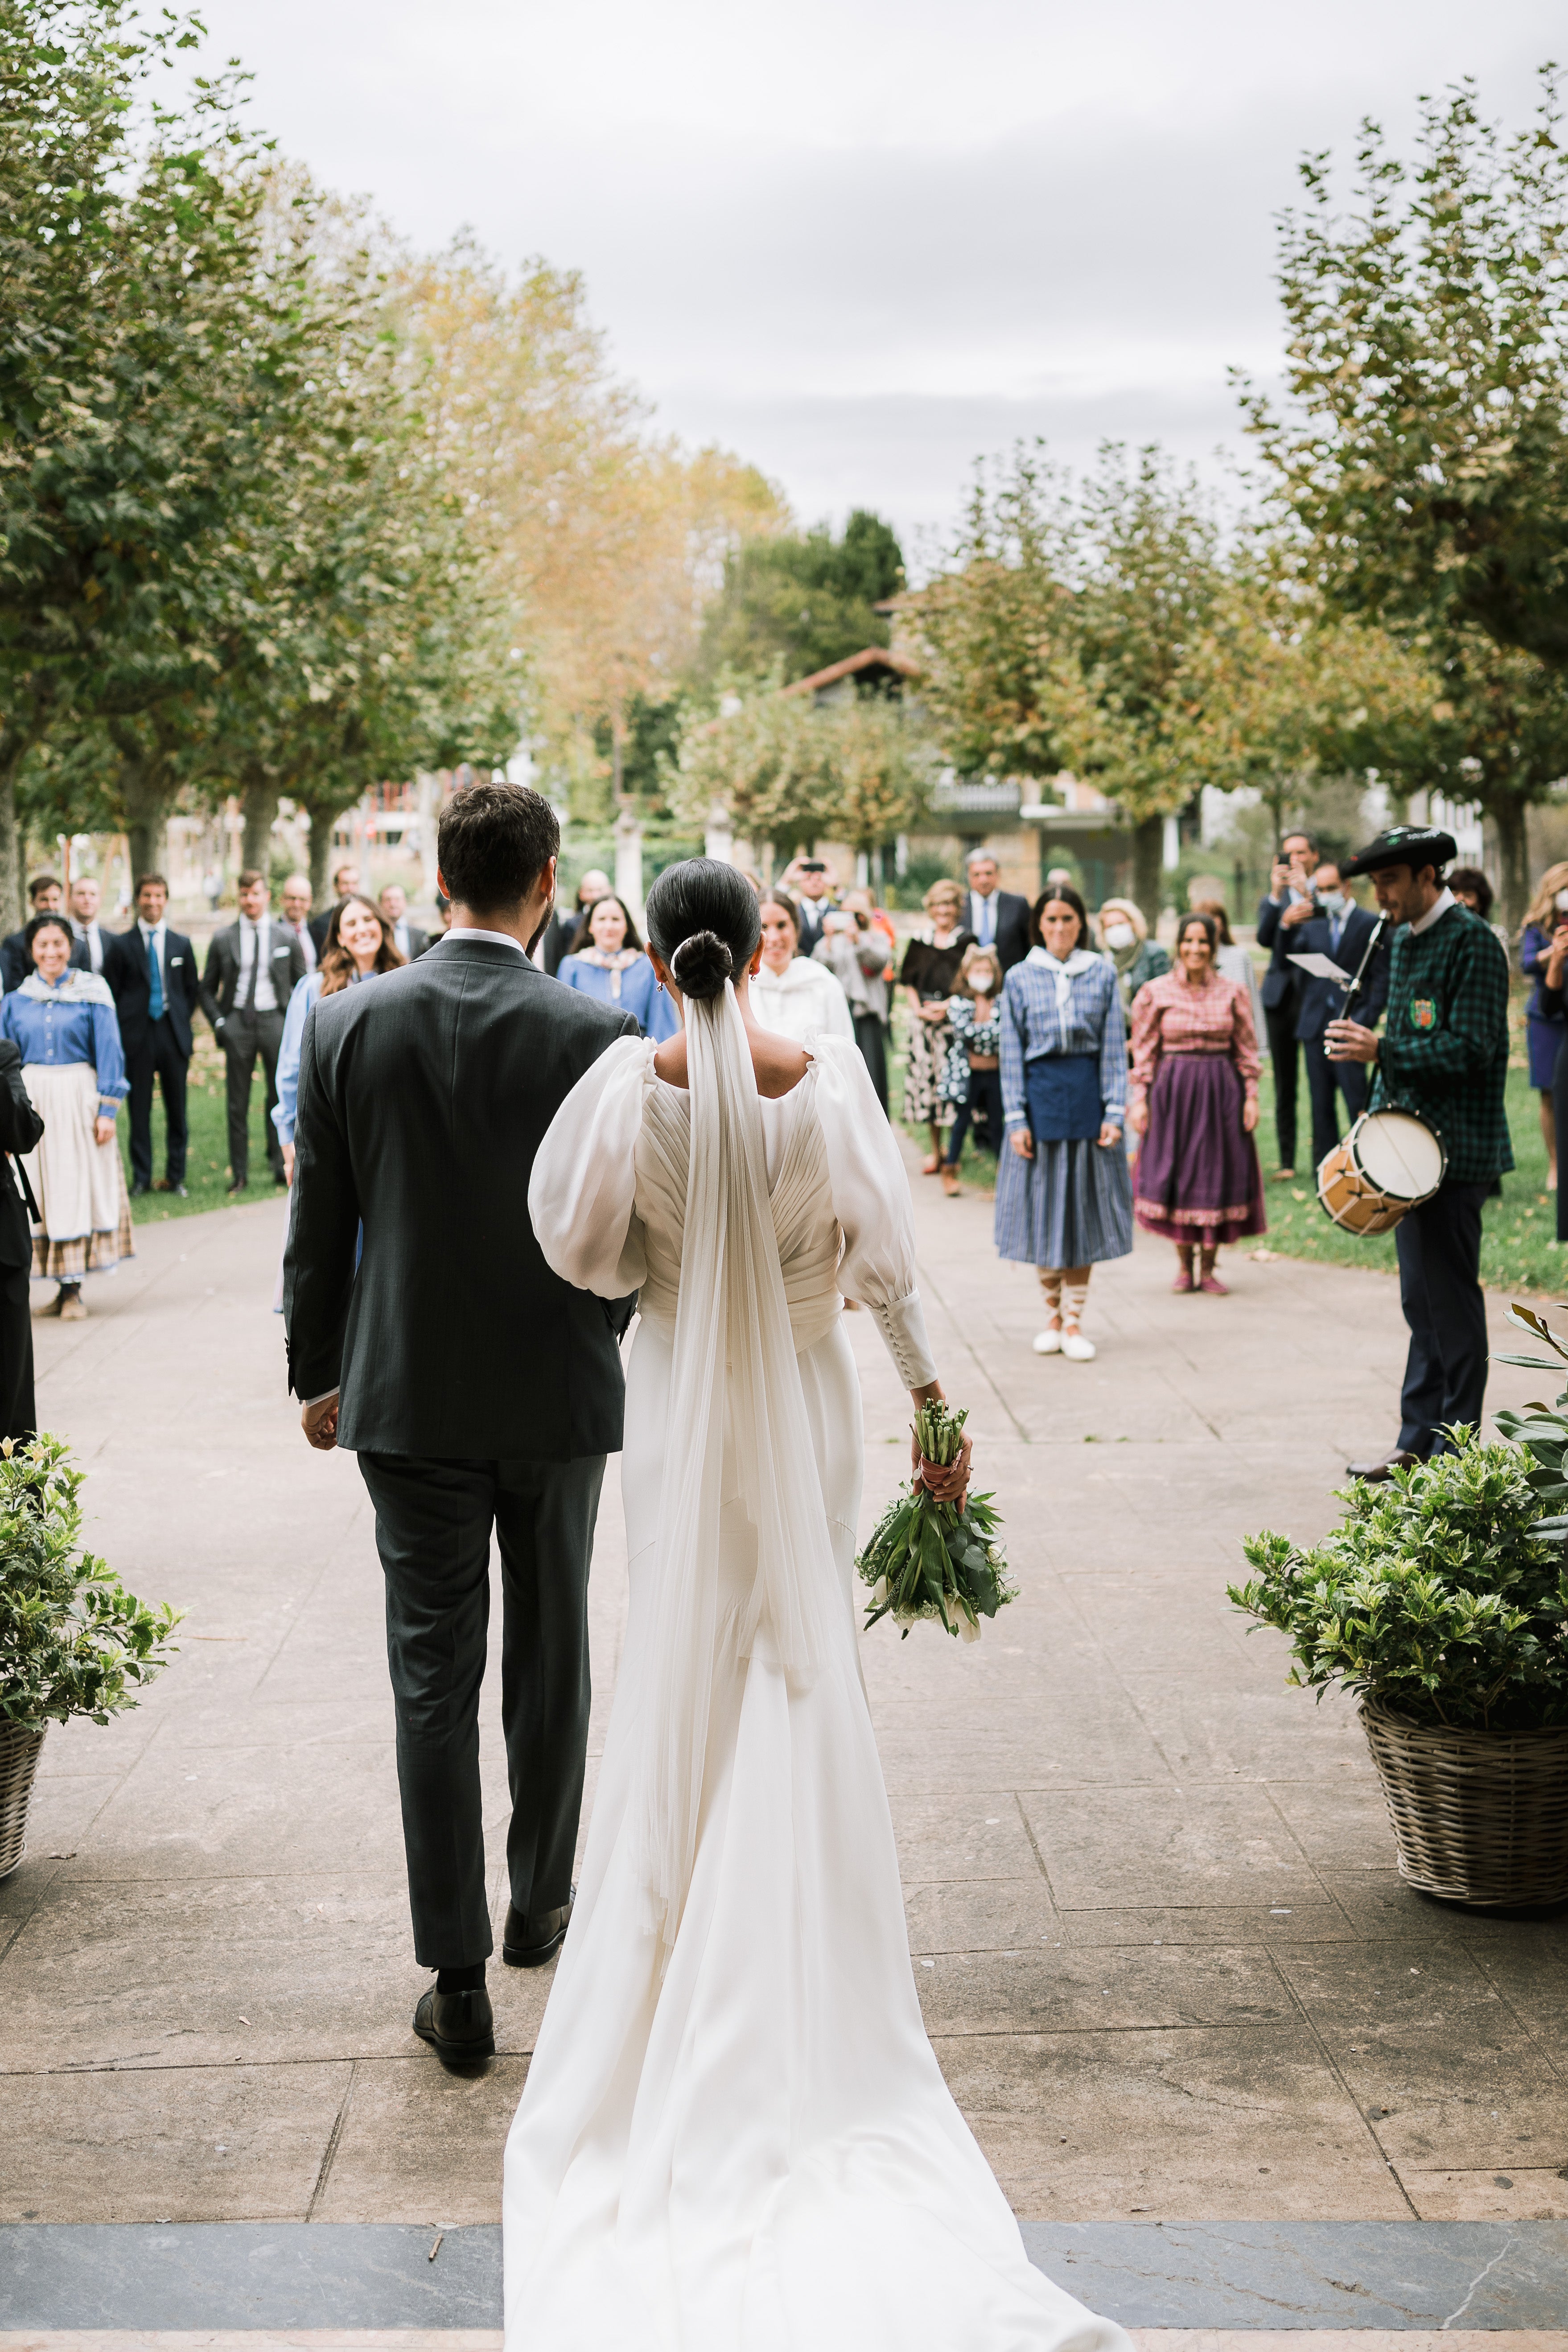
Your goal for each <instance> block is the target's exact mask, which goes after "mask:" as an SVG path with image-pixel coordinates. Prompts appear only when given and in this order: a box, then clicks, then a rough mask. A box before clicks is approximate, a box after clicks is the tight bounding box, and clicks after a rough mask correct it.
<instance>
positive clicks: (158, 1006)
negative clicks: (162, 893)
mask: <svg viewBox="0 0 1568 2352" xmlns="http://www.w3.org/2000/svg"><path fill="white" fill-rule="evenodd" d="M147 1018H148V1020H149V1021H162V1019H163V967H162V965H161V964H160V963H159V961H158V934H157V932H156V931H152V932H149V934H148V938H147Z"/></svg>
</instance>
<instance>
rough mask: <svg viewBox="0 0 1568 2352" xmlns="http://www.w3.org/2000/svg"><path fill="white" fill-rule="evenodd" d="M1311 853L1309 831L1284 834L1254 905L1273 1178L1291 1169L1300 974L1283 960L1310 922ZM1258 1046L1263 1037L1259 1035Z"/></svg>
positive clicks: (1293, 1161)
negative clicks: (1264, 894)
mask: <svg viewBox="0 0 1568 2352" xmlns="http://www.w3.org/2000/svg"><path fill="white" fill-rule="evenodd" d="M1316 856H1317V852H1316V850H1315V849H1314V848H1313V846H1312V843H1311V839H1310V835H1307V834H1304V833H1288V834H1287V835H1285V838H1284V840H1283V841H1282V842H1281V843H1280V844H1279V856H1278V857H1277V858H1276V859H1275V861H1274V870H1273V873H1272V874H1271V875H1270V877H1269V882H1268V898H1265V899H1264V900H1263V901H1262V903H1261V904H1260V906H1259V907H1258V946H1259V947H1260V948H1267V949H1268V950H1269V956H1268V971H1266V972H1265V973H1264V975H1263V988H1262V997H1263V1020H1264V1025H1265V1027H1266V1029H1267V1031H1268V1040H1267V1042H1268V1058H1269V1060H1270V1062H1271V1063H1272V1064H1273V1066H1274V1134H1275V1139H1276V1140H1277V1141H1278V1143H1279V1168H1278V1170H1277V1171H1276V1174H1277V1176H1294V1174H1295V1173H1296V1076H1297V1071H1298V1067H1299V1066H1300V1058H1301V1048H1300V1044H1299V1042H1298V1040H1297V1036H1296V1023H1297V1019H1298V1017H1299V1015H1300V1010H1301V975H1300V972H1299V971H1297V969H1296V967H1295V965H1294V964H1293V963H1291V962H1289V961H1288V959H1289V957H1290V956H1292V955H1294V954H1295V953H1296V952H1297V951H1298V950H1299V948H1300V940H1299V938H1298V936H1297V933H1298V930H1299V929H1300V925H1301V924H1302V923H1304V922H1308V921H1310V919H1311V917H1312V915H1313V914H1314V913H1315V912H1316V908H1314V907H1313V904H1312V889H1311V884H1310V882H1309V881H1308V879H1307V876H1308V871H1309V869H1310V866H1312V864H1313V862H1314V860H1315V858H1316ZM1264 1042H1265V1041H1264V1039H1263V1038H1261V1037H1260V1038H1259V1039H1258V1044H1259V1045H1260V1046H1261V1045H1263V1044H1264Z"/></svg>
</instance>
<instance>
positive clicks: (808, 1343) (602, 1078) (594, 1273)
mask: <svg viewBox="0 0 1568 2352" xmlns="http://www.w3.org/2000/svg"><path fill="white" fill-rule="evenodd" d="M826 978H828V979H829V980H830V981H832V984H833V987H834V988H835V990H836V991H837V994H838V997H839V1001H840V1003H843V1002H844V992H843V990H842V989H841V988H839V986H838V982H837V981H836V980H833V979H832V974H831V973H828V974H826ZM752 985H753V990H754V988H755V983H754V982H753V983H752ZM752 1002H753V1004H755V996H754V995H753V999H752ZM758 1010H759V1013H760V1007H759V1008H758ZM846 1018H847V1007H846ZM808 1049H809V1051H810V1053H811V1055H812V1060H811V1065H810V1067H809V1068H808V1069H807V1071H806V1074H805V1077H804V1078H803V1079H802V1080H801V1082H800V1084H799V1085H798V1086H797V1087H793V1088H792V1089H791V1091H790V1092H789V1093H788V1094H787V1095H784V1096H783V1097H780V1098H779V1099H777V1100H776V1101H769V1100H767V1099H765V1098H760V1105H761V1110H762V1115H763V1142H764V1146H765V1148H766V1153H767V1178H768V1190H769V1199H770V1202H771V1203H772V1207H773V1225H774V1231H775V1234H776V1235H777V1237H778V1242H779V1256H780V1262H781V1265H782V1266H783V1270H784V1287H785V1292H786V1296H787V1298H788V1303H789V1310H790V1320H791V1323H792V1325H793V1326H794V1328H795V1345H796V1348H797V1349H800V1350H802V1351H804V1350H805V1349H807V1348H809V1347H812V1346H815V1345H816V1342H817V1341H818V1340H819V1339H821V1338H823V1337H824V1336H825V1334H826V1331H827V1330H828V1329H830V1328H832V1325H833V1323H834V1322H836V1321H837V1316H838V1312H839V1301H840V1298H841V1297H844V1298H855V1299H858V1300H859V1301H860V1303H861V1304H862V1305H863V1306H864V1307H867V1308H868V1309H869V1311H870V1313H871V1314H872V1316H873V1317H874V1318H875V1319H876V1322H877V1324H878V1327H879V1329H880V1331H881V1334H882V1337H883V1339H884V1340H885V1342H886V1343H887V1347H888V1351H889V1354H890V1356H891V1357H892V1360H893V1362H894V1364H895V1365H896V1366H897V1368H898V1372H899V1377H900V1380H901V1381H903V1382H904V1384H905V1386H906V1387H908V1388H911V1389H913V1388H923V1387H924V1386H925V1385H926V1383H927V1382H928V1381H934V1380H935V1378H936V1367H935V1365H934V1364H933V1363H932V1361H931V1347H930V1343H929V1341H928V1339H927V1338H926V1329H925V1317H924V1314H923V1312H922V1309H921V1297H920V1292H919V1289H918V1288H917V1286H916V1283H915V1237H914V1216H913V1212H912V1209H911V1207H910V1183H909V1177H908V1174H907V1173H906V1171H905V1168H904V1163H903V1160H902V1158H901V1156H900V1151H899V1147H898V1144H897V1142H896V1140H895V1139H894V1136H893V1131H892V1129H891V1128H890V1127H889V1124H888V1121H887V1118H886V1117H885V1116H884V1114H883V1111H882V1108H881V1106H880V1104H879V1102H878V1100H877V1097H876V1095H875V1093H874V1092H873V1090H872V1087H871V1081H870V1078H869V1076H868V1075H867V1070H866V1065H865V1063H864V1061H863V1060H862V1059H861V1056H860V1053H859V1049H858V1046H857V1045H855V1044H854V1042H853V1038H851V1039H850V1040H849V1041H847V1042H846V1041H845V1040H844V1039H843V1038H841V1037H837V1036H823V1035H820V1034H813V1035H812V1036H811V1037H810V1039H809V1047H808ZM657 1050H658V1048H657V1047H656V1046H655V1045H654V1044H653V1042H652V1040H651V1039H648V1038H645V1037H620V1038H617V1039H616V1043H615V1044H614V1045H611V1046H610V1047H609V1048H608V1049H607V1050H606V1051H605V1053H603V1054H601V1055H600V1056H599V1058H598V1060H597V1061H596V1062H595V1064H594V1065H593V1066H592V1068H591V1069H589V1070H587V1071H585V1072H584V1075H583V1076H582V1077H581V1078H579V1079H578V1081H577V1084H576V1085H575V1086H574V1087H573V1089H572V1092H571V1093H570V1094H569V1095H568V1096H567V1097H566V1099H565V1101H564V1102H563V1104H562V1106H561V1108H560V1109H559V1110H558V1111H557V1112H556V1114H555V1117H554V1118H553V1119H552V1122H551V1126H550V1130H549V1132H548V1134H547V1135H546V1136H545V1139H544V1141H543V1142H542V1145H541V1146H540V1149H539V1152H538V1156H537V1157H536V1159H535V1160H534V1163H533V1175H532V1178H531V1181H530V1184H529V1188H528V1208H529V1214H530V1216H531V1219H532V1222H533V1230H534V1234H535V1235H536V1237H537V1239H538V1242H539V1245H540V1248H541V1249H542V1252H543V1253H544V1257H545V1261H546V1263H547V1264H548V1265H550V1266H552V1268H553V1270H554V1271H555V1273H557V1274H558V1275H559V1276H561V1278H562V1280H563V1281H564V1282H569V1283H572V1284H573V1285H574V1286H575V1287H576V1288H577V1289H579V1290H591V1291H594V1292H595V1293H596V1294H597V1296H598V1297H601V1298H624V1297H626V1295H627V1294H628V1293H629V1292H631V1291H634V1290H636V1291H640V1292H641V1294H642V1297H641V1300H640V1305H641V1308H642V1312H643V1313H644V1315H645V1316H648V1317H649V1318H652V1319H653V1320H655V1321H660V1322H662V1321H667V1320H668V1322H669V1323H670V1324H671V1325H673V1320H674V1303H675V1299H676V1297H677V1295H678V1293H679V1279H680V1255H681V1242H682V1236H683V1227H684V1223H685V1213H686V1150H687V1137H688V1134H689V1117H690V1097H689V1095H688V1094H687V1092H686V1090H685V1088H684V1087H671V1086H668V1085H667V1084H666V1083H665V1081H664V1080H663V1079H662V1078H660V1077H658V1076H657V1075H656V1073H655V1070H654V1066H653V1059H654V1055H655V1053H656V1052H657Z"/></svg>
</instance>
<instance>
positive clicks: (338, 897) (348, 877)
mask: <svg viewBox="0 0 1568 2352" xmlns="http://www.w3.org/2000/svg"><path fill="white" fill-rule="evenodd" d="M239 884H240V887H241V889H243V888H244V887H245V877H244V875H243V874H242V875H241V876H240V877H239ZM358 888H359V867H358V866H356V865H355V864H354V862H353V858H351V857H345V858H344V860H343V862H342V865H341V866H338V867H336V868H335V869H334V871H333V874H332V905H331V907H329V908H327V910H326V912H325V914H321V915H317V916H316V917H315V919H313V921H312V922H311V925H310V937H311V938H312V939H313V940H315V942H316V953H317V954H318V955H320V954H321V950H322V949H323V947H325V945H326V943H327V925H328V924H329V923H330V922H331V919H332V913H333V908H338V907H341V906H342V903H343V900H344V899H345V898H347V897H348V896H349V895H350V893H351V892H352V891H357V890H358Z"/></svg>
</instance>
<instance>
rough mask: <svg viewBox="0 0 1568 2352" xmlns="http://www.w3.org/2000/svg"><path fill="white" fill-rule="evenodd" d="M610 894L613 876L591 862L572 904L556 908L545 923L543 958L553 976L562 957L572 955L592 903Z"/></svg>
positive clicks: (543, 963) (556, 973)
mask: <svg viewBox="0 0 1568 2352" xmlns="http://www.w3.org/2000/svg"><path fill="white" fill-rule="evenodd" d="M609 895H610V877H609V876H608V875H607V874H601V873H600V871H599V869H598V867H597V866H590V867H589V868H588V871H587V872H586V874H584V877H583V879H582V880H581V882H579V883H578V885H577V889H576V894H575V896H574V898H573V900H572V903H571V905H570V906H567V907H561V906H555V907H553V908H552V909H551V913H550V920H549V921H548V923H546V925H545V926H544V937H543V939H542V940H541V941H540V945H539V960H540V961H541V963H542V965H543V966H544V969H545V971H547V972H548V973H549V974H550V977H551V978H552V980H553V979H555V978H556V977H557V975H558V974H559V972H560V970H561V965H562V960H563V958H564V957H566V956H569V955H570V954H571V952H572V950H573V949H574V947H575V945H576V943H577V934H578V932H579V931H580V930H581V929H582V927H583V919H584V916H585V915H586V914H587V913H588V910H589V908H591V907H594V906H595V905H596V904H597V903H598V901H599V900H600V899H601V898H608V897H609Z"/></svg>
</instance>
